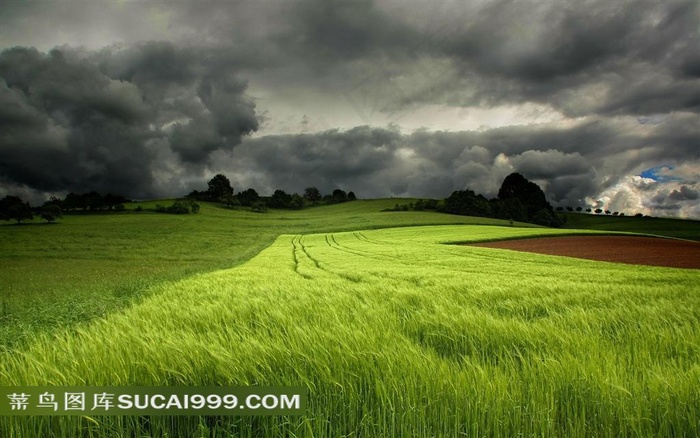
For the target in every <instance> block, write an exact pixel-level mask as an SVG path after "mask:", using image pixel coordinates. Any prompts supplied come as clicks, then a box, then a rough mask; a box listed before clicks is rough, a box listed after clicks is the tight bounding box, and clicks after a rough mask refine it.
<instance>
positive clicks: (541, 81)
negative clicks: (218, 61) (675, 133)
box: [289, 0, 700, 117]
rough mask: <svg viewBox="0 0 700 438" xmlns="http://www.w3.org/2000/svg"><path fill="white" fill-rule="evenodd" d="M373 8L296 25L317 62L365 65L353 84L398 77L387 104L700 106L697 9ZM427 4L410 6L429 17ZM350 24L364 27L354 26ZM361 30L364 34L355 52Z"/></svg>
mask: <svg viewBox="0 0 700 438" xmlns="http://www.w3.org/2000/svg"><path fill="white" fill-rule="evenodd" d="M381 4H382V3H372V4H370V3H366V2H363V3H362V5H361V6H353V7H351V8H348V9H349V10H350V11H351V12H353V14H350V13H344V11H345V8H334V9H332V11H333V13H330V12H327V11H326V10H325V9H324V8H316V9H314V12H313V13H309V14H308V15H307V16H306V18H307V20H306V21H302V22H301V23H300V26H299V28H300V31H301V33H302V35H304V39H303V41H304V46H303V47H306V48H308V49H310V50H308V53H309V54H308V56H309V57H314V60H315V62H317V63H319V62H320V61H319V59H318V58H320V59H321V60H324V61H326V62H328V63H332V64H333V63H338V62H341V63H342V62H344V61H342V60H345V61H348V60H354V59H356V58H357V57H359V56H364V57H365V59H367V60H370V59H371V60H373V62H374V64H378V65H380V68H375V69H373V68H371V67H369V68H368V67H367V66H366V65H364V64H363V66H362V68H363V69H365V70H367V71H365V73H364V75H363V74H362V73H361V74H360V78H361V77H362V76H366V77H367V79H369V78H370V77H372V76H373V75H383V76H384V79H385V80H386V82H392V83H395V84H399V83H401V81H404V85H403V86H399V85H396V88H397V91H396V92H395V93H394V95H393V96H392V98H390V99H389V98H388V99H387V102H385V104H384V107H385V108H395V107H397V106H403V105H415V104H423V103H435V104H448V103H449V104H451V105H460V106H480V107H483V106H496V105H508V104H514V103H515V104H520V103H524V102H540V103H545V104H548V105H552V106H553V107H555V108H556V109H558V110H560V111H562V112H563V113H565V114H567V115H569V116H575V117H578V116H582V115H590V114H602V115H620V114H640V115H644V114H653V113H664V112H671V111H679V110H682V111H695V112H697V111H698V110H700V89H699V88H698V85H697V82H696V79H697V76H696V73H697V66H698V45H699V41H700V40H699V36H698V20H697V17H698V14H699V13H700V12H699V11H698V7H699V6H698V3H697V2H610V1H607V0H606V1H600V2H586V3H583V2H566V3H565V2H535V3H532V2H486V3H483V4H477V3H471V2H469V3H465V4H462V5H451V8H452V13H451V14H446V15H441V16H440V18H439V20H436V21H435V22H433V23H432V25H431V27H430V28H419V27H418V26H413V27H412V26H411V25H409V24H408V23H411V21H410V20H408V19H403V20H402V17H401V16H400V15H399V14H396V13H395V14H392V12H394V11H393V10H392V9H391V7H388V8H380V5H381ZM390 5H393V4H391V3H390ZM431 5H432V2H431V3H430V4H429V5H428V4H422V3H418V4H417V5H416V9H417V10H418V11H422V12H426V13H427V15H428V16H430V11H429V9H430V7H431ZM436 7H438V6H436ZM399 12H402V11H399ZM357 16H362V17H367V18H368V19H367V20H365V21H363V22H362V25H361V26H360V25H357V24H356V21H355V20H353V18H356V17H357ZM321 17H323V18H324V19H325V20H324V19H322V18H321ZM318 23H323V26H321V30H319V25H318ZM353 26H354V27H353ZM357 29H361V30H362V35H363V38H358V39H357V41H358V43H357V44H351V43H350V42H351V41H354V40H353V38H351V37H352V36H353V35H354V34H355V32H356V31H357ZM368 36H371V38H370V39H367V37H368ZM344 37H347V39H344ZM289 41H290V42H289V44H292V42H291V41H294V40H291V39H290V40H289ZM339 54H340V55H343V56H341V57H340V58H341V60H340V61H339V60H338V59H336V58H335V56H336V55H339ZM300 56H302V57H303V56H304V55H303V54H301V55H300ZM354 65H355V64H353V65H349V66H348V68H352V67H353V66H354ZM379 82H380V81H377V83H379Z"/></svg>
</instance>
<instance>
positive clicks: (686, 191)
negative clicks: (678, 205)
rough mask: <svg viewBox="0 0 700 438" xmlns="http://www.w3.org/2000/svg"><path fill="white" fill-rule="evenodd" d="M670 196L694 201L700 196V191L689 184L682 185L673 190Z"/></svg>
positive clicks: (680, 199) (678, 199)
mask: <svg viewBox="0 0 700 438" xmlns="http://www.w3.org/2000/svg"><path fill="white" fill-rule="evenodd" d="M668 197H669V198H671V199H674V200H677V201H685V200H689V201H694V200H696V199H698V198H700V193H699V192H698V191H697V190H693V189H691V188H690V187H688V186H681V188H680V190H674V191H672V192H671V194H670V195H669V196H668Z"/></svg>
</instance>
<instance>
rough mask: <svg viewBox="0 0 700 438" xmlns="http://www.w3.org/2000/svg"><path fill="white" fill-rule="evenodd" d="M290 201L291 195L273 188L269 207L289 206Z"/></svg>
mask: <svg viewBox="0 0 700 438" xmlns="http://www.w3.org/2000/svg"><path fill="white" fill-rule="evenodd" d="M290 202H292V195H290V194H288V193H285V191H284V190H279V189H278V190H275V193H273V194H272V197H271V198H270V207H272V208H289V203H290Z"/></svg>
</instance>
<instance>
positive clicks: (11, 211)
mask: <svg viewBox="0 0 700 438" xmlns="http://www.w3.org/2000/svg"><path fill="white" fill-rule="evenodd" d="M7 218H8V219H10V220H14V221H17V223H18V224H20V223H21V222H22V221H25V220H32V219H34V215H33V214H32V209H31V208H30V207H29V203H28V202H27V203H24V204H14V205H11V206H10V207H9V208H8V209H7Z"/></svg>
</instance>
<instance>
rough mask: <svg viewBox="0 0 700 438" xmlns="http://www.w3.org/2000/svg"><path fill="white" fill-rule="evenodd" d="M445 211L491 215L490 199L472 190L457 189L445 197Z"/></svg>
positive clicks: (467, 214) (472, 214)
mask: <svg viewBox="0 0 700 438" xmlns="http://www.w3.org/2000/svg"><path fill="white" fill-rule="evenodd" d="M445 211H446V212H447V213H452V214H461V215H465V216H480V217H491V216H493V211H492V210H491V206H490V205H489V201H488V200H487V199H486V198H485V197H483V196H482V195H477V194H476V193H474V191H472V190H457V191H455V192H452V194H451V195H450V196H449V197H448V198H447V199H445Z"/></svg>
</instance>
